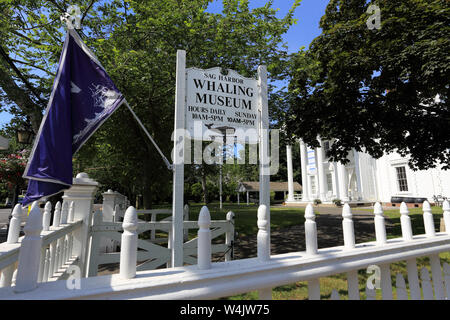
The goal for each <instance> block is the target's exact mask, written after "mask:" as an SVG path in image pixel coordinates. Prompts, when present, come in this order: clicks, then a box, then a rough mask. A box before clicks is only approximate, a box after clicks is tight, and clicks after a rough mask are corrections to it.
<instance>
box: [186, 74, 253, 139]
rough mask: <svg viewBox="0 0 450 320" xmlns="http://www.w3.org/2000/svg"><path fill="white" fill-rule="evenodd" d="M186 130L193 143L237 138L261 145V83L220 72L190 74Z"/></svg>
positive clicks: (187, 85) (187, 90)
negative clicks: (225, 137)
mask: <svg viewBox="0 0 450 320" xmlns="http://www.w3.org/2000/svg"><path fill="white" fill-rule="evenodd" d="M185 119H186V130H187V131H188V132H189V134H190V138H191V139H195V140H204V141H210V140H213V137H214V136H217V135H218V134H219V135H223V134H225V133H227V134H228V135H233V136H234V137H236V140H237V141H239V142H243V143H245V142H249V143H257V130H258V81H257V80H255V79H250V78H246V77H243V76H241V75H239V74H238V73H237V72H235V71H233V70H229V71H228V74H226V75H224V74H222V73H221V72H220V68H218V67H216V68H212V69H207V70H202V69H198V68H189V69H187V71H186V112H185Z"/></svg>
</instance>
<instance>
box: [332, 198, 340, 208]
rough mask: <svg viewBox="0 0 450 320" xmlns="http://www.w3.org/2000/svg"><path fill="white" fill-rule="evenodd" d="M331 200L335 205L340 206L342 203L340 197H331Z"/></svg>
mask: <svg viewBox="0 0 450 320" xmlns="http://www.w3.org/2000/svg"><path fill="white" fill-rule="evenodd" d="M332 201H333V203H334V204H335V205H336V206H337V207H340V206H341V205H342V201H341V199H333V200H332Z"/></svg>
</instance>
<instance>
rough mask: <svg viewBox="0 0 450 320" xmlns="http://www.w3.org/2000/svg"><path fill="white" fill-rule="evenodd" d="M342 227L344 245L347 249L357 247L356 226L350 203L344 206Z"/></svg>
mask: <svg viewBox="0 0 450 320" xmlns="http://www.w3.org/2000/svg"><path fill="white" fill-rule="evenodd" d="M342 217H343V220H342V229H343V231H344V247H345V249H353V248H354V247H355V228H354V225H353V220H352V217H353V215H352V212H351V209H350V206H349V205H348V203H345V204H344V207H343V208H342Z"/></svg>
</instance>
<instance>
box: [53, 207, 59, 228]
mask: <svg viewBox="0 0 450 320" xmlns="http://www.w3.org/2000/svg"><path fill="white" fill-rule="evenodd" d="M60 222H61V202H59V201H58V202H57V203H56V205H55V212H54V213H53V224H52V227H55V228H57V227H59V223H60Z"/></svg>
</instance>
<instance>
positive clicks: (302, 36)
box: [0, 0, 328, 128]
mask: <svg viewBox="0 0 450 320" xmlns="http://www.w3.org/2000/svg"><path fill="white" fill-rule="evenodd" d="M266 2H267V1H266V0H250V7H251V8H255V7H260V6H263V5H264V4H265V3H266ZM293 2H294V0H274V1H273V5H272V7H273V8H279V9H280V10H279V12H278V16H279V17H283V16H284V15H286V13H287V12H288V10H289V9H290V8H291V6H292V4H293ZM327 4H328V0H303V1H302V3H301V4H300V6H299V7H298V8H297V9H296V10H295V15H294V18H296V19H297V24H296V25H293V26H292V27H291V28H290V29H289V31H288V32H287V33H286V34H285V35H284V40H285V41H286V43H287V45H288V50H289V52H290V53H291V52H296V51H298V50H299V49H300V48H301V47H302V46H304V47H306V48H308V46H309V44H310V43H311V41H312V40H313V39H314V38H315V37H317V36H318V35H319V34H320V31H321V30H320V28H319V21H320V18H321V17H322V16H323V14H324V13H325V8H326V5H327ZM221 9H222V1H221V0H215V1H214V2H213V3H211V4H210V6H209V8H208V11H209V12H220V11H221ZM10 120H11V115H10V114H9V113H7V112H0V128H1V127H3V125H4V124H6V123H8V122H9V121H10Z"/></svg>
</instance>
